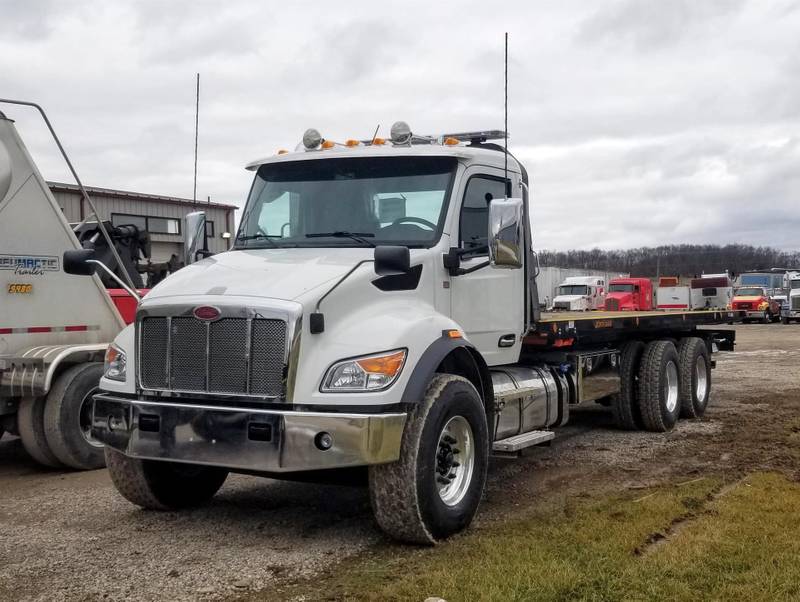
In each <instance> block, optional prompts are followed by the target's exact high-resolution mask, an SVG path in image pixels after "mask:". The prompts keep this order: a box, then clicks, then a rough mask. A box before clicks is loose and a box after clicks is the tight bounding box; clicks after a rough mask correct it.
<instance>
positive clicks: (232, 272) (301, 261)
mask: <svg viewBox="0 0 800 602" xmlns="http://www.w3.org/2000/svg"><path fill="white" fill-rule="evenodd" d="M372 256H373V251H372V249H370V248H343V249H319V248H315V249H303V248H299V249H253V250H243V251H228V252H226V253H220V254H219V255H214V256H213V257H208V258H206V259H203V260H202V261H199V262H197V263H193V264H192V265H190V266H187V267H185V268H183V269H181V270H178V271H177V272H175V273H174V274H172V275H171V276H170V277H169V278H167V279H165V280H164V281H163V282H161V283H159V284H158V285H157V286H156V287H154V288H153V289H152V290H151V291H150V293H149V294H148V295H147V301H148V302H150V303H152V302H154V301H157V300H158V299H164V298H167V297H178V296H189V295H194V296H196V295H237V296H243V297H263V298H273V299H285V300H288V301H292V300H297V299H298V298H299V297H302V296H303V295H304V294H306V293H309V292H311V291H313V290H314V289H316V288H319V287H322V286H323V285H325V284H327V283H333V282H335V281H336V280H338V279H339V278H341V277H342V276H343V275H344V274H345V273H346V272H347V271H348V270H350V269H351V268H352V267H353V266H354V265H356V263H358V262H359V261H361V260H364V259H372Z"/></svg>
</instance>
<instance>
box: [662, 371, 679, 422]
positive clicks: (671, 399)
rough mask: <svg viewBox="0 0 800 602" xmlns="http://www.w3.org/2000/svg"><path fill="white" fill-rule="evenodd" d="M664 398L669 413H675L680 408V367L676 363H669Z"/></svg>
mask: <svg viewBox="0 0 800 602" xmlns="http://www.w3.org/2000/svg"><path fill="white" fill-rule="evenodd" d="M664 397H665V398H666V401H667V403H666V405H667V412H670V413H672V412H674V411H675V408H677V407H678V367H677V366H676V365H675V362H669V363H668V364H667V369H666V378H665V379H664Z"/></svg>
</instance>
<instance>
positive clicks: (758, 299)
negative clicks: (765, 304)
mask: <svg viewBox="0 0 800 602" xmlns="http://www.w3.org/2000/svg"><path fill="white" fill-rule="evenodd" d="M733 301H743V302H745V303H757V302H761V301H766V299H765V298H764V297H762V296H758V297H734V298H733Z"/></svg>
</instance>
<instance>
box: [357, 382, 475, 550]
mask: <svg viewBox="0 0 800 602" xmlns="http://www.w3.org/2000/svg"><path fill="white" fill-rule="evenodd" d="M448 437H449V439H448ZM456 446H458V447H456ZM455 457H458V458H459V459H460V460H461V461H462V462H463V465H462V464H461V463H459V462H458V461H456V460H455ZM453 461H455V462H456V464H452V462H453ZM488 463H489V430H488V427H487V420H486V410H485V408H484V405H483V402H482V400H481V397H480V394H479V393H478V391H477V390H476V389H475V387H474V386H473V384H472V383H471V382H470V381H468V380H467V379H465V378H463V377H461V376H454V375H450V374H436V375H434V377H433V378H432V379H431V382H430V384H429V385H428V388H427V390H426V392H425V396H424V398H423V399H422V401H420V402H419V403H418V404H417V405H415V406H414V408H413V409H412V410H411V411H410V412H409V415H408V421H407V422H406V426H405V429H404V432H403V438H402V443H401V448H400V459H399V460H397V461H396V462H392V463H389V464H379V465H375V466H370V467H369V492H370V501H371V503H372V510H373V513H374V515H375V520H376V521H377V522H378V525H379V526H380V528H381V529H382V530H383V531H384V532H385V533H386V534H387V535H389V536H390V537H392V538H393V539H397V540H399V541H403V542H407V543H416V544H423V545H432V544H435V543H436V542H437V541H440V540H443V539H446V538H447V537H449V536H450V535H453V534H454V533H457V532H459V531H461V530H463V529H465V528H466V527H467V526H469V524H470V522H472V518H473V517H474V516H475V513H476V511H477V510H478V505H479V503H480V501H481V497H482V495H483V488H484V485H485V483H486V472H487V468H488ZM442 471H443V472H442ZM451 471H452V472H451ZM453 474H455V476H454V477H450V475H453ZM445 476H447V477H450V478H451V479H452V480H451V481H450V482H449V483H444V481H445V480H446V479H445Z"/></svg>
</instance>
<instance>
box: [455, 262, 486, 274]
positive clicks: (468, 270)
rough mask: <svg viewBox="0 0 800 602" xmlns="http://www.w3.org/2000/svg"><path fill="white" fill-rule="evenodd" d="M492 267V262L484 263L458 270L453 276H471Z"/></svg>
mask: <svg viewBox="0 0 800 602" xmlns="http://www.w3.org/2000/svg"><path fill="white" fill-rule="evenodd" d="M490 265H491V262H490V261H484V262H483V263H479V264H478V265H474V266H472V267H471V268H458V269H457V270H456V273H455V274H452V272H451V274H452V275H454V276H463V275H464V274H471V273H472V272H477V271H478V270H481V269H483V268H487V267H489V266H490Z"/></svg>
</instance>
